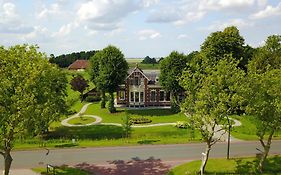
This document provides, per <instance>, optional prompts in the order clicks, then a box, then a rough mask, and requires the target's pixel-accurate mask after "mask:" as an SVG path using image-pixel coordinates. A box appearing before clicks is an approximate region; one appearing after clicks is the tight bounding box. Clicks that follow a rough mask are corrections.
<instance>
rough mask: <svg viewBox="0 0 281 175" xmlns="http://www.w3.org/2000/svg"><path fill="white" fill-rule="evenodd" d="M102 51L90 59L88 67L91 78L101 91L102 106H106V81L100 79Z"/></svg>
mask: <svg viewBox="0 0 281 175" xmlns="http://www.w3.org/2000/svg"><path fill="white" fill-rule="evenodd" d="M102 54H103V53H102V51H98V52H97V53H96V54H95V55H94V56H92V57H91V59H90V68H89V69H88V71H89V73H90V75H91V79H92V81H93V82H94V84H95V86H96V87H97V89H98V90H99V91H101V108H105V84H106V82H105V81H102V80H101V79H100V67H101V63H100V60H101V59H102Z"/></svg>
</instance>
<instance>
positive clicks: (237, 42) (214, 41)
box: [201, 26, 253, 70]
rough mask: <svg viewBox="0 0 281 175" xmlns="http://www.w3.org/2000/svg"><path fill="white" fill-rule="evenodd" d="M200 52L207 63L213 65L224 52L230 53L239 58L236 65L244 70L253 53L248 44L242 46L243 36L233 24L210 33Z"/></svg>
mask: <svg viewBox="0 0 281 175" xmlns="http://www.w3.org/2000/svg"><path fill="white" fill-rule="evenodd" d="M201 52H202V53H204V54H205V56H206V58H208V61H209V64H214V65H215V64H216V63H217V62H218V61H219V60H220V59H222V58H223V57H224V55H225V54H232V57H233V58H235V59H236V60H240V63H239V65H238V66H239V67H240V68H242V69H244V70H246V65H247V64H248V60H249V59H250V58H251V57H252V53H253V51H252V49H251V47H250V46H244V38H243V37H242V36H240V34H239V30H238V29H237V28H236V27H234V26H231V27H227V28H225V29H224V30H223V31H217V32H214V33H211V34H210V35H209V36H208V37H207V38H206V40H205V41H204V43H203V44H202V45H201Z"/></svg>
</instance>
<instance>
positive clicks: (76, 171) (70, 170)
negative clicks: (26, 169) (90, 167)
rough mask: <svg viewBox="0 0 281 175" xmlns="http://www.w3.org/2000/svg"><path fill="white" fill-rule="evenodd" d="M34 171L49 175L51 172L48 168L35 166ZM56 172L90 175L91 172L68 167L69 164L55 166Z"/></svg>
mask: <svg viewBox="0 0 281 175" xmlns="http://www.w3.org/2000/svg"><path fill="white" fill-rule="evenodd" d="M32 170H33V171H34V172H37V173H40V174H42V175H48V174H50V173H47V169H46V168H43V167H41V168H33V169H32ZM52 173H53V171H52ZM55 174H56V175H89V173H87V172H86V171H84V170H80V169H78V168H72V167H68V166H59V167H56V168H55Z"/></svg>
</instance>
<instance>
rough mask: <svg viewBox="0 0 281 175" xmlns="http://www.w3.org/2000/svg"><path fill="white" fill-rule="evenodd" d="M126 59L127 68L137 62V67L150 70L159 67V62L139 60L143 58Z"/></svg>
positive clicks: (132, 66)
mask: <svg viewBox="0 0 281 175" xmlns="http://www.w3.org/2000/svg"><path fill="white" fill-rule="evenodd" d="M126 60H127V62H128V64H129V68H134V67H136V65H137V64H138V66H139V68H141V69H151V70H154V69H160V65H159V64H142V63H141V61H142V60H143V59H126Z"/></svg>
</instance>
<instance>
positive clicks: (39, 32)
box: [22, 26, 50, 42]
mask: <svg viewBox="0 0 281 175" xmlns="http://www.w3.org/2000/svg"><path fill="white" fill-rule="evenodd" d="M22 39H23V40H24V41H37V42H38V41H39V40H40V41H47V40H49V39H50V33H49V31H48V29H47V28H46V27H41V26H34V30H33V31H32V32H30V33H28V34H25V35H23V36H22Z"/></svg>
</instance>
